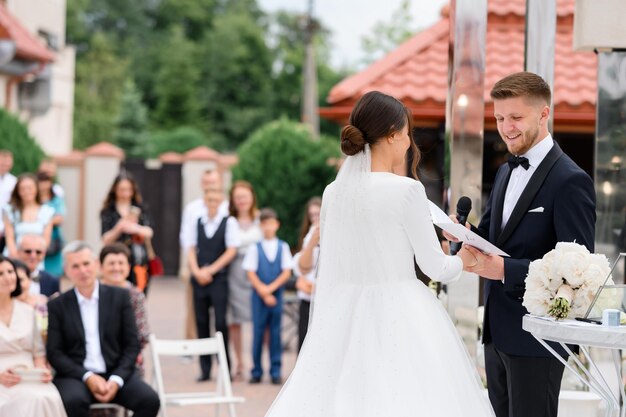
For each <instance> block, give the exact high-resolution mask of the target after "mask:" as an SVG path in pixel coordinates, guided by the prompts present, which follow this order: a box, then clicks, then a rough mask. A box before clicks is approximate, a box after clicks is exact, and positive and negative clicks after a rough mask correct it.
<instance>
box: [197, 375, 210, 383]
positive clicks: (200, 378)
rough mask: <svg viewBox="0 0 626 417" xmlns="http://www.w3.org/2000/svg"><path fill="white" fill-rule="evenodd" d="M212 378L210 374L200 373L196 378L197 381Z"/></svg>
mask: <svg viewBox="0 0 626 417" xmlns="http://www.w3.org/2000/svg"><path fill="white" fill-rule="evenodd" d="M210 379H211V376H210V375H209V374H200V376H199V377H198V378H197V379H196V382H205V381H208V380H210Z"/></svg>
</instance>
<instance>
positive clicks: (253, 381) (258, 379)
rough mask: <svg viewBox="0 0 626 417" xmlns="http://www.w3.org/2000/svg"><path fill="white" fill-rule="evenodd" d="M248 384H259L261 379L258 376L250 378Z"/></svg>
mask: <svg viewBox="0 0 626 417" xmlns="http://www.w3.org/2000/svg"><path fill="white" fill-rule="evenodd" d="M248 382H249V383H251V384H258V383H259V382H261V377H260V376H253V377H250V380H249V381H248Z"/></svg>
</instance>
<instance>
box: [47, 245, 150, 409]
mask: <svg viewBox="0 0 626 417" xmlns="http://www.w3.org/2000/svg"><path fill="white" fill-rule="evenodd" d="M63 264H64V265H63V266H64V269H65V275H66V276H67V277H68V278H69V279H70V281H72V283H73V284H74V289H73V290H70V291H67V292H65V293H63V294H61V295H60V296H59V297H57V298H55V299H54V300H51V301H50V302H49V303H48V313H49V316H48V319H49V325H48V340H47V343H46V348H47V351H48V360H49V361H50V364H51V365H52V367H53V368H54V370H55V371H56V374H55V376H54V379H53V383H54V384H55V385H56V387H57V389H58V390H59V393H60V394H61V398H62V400H63V404H64V406H65V410H66V412H67V414H68V416H69V417H84V416H86V415H88V412H89V407H90V405H91V404H93V403H96V402H99V403H116V404H120V405H121V406H123V407H124V408H127V409H129V410H131V411H132V412H133V416H135V417H155V416H156V415H157V413H158V411H159V396H158V394H157V393H156V392H155V391H154V390H153V389H152V388H150V386H149V385H147V384H146V383H145V382H144V381H142V380H141V377H140V375H139V373H138V372H136V370H135V363H136V361H137V355H138V354H139V338H138V336H137V327H136V324H135V316H134V314H133V309H132V305H131V301H130V295H129V293H128V290H126V289H124V288H119V287H112V286H108V285H104V284H100V283H99V282H98V279H97V275H98V262H97V259H96V257H95V254H94V253H93V251H92V249H91V248H90V247H89V245H87V244H86V243H84V242H80V241H74V242H70V243H68V244H67V245H66V246H65V247H64V248H63Z"/></svg>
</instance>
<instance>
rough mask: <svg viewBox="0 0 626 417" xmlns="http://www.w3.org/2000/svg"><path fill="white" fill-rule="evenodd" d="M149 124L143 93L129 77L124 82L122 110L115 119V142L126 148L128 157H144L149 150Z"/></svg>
mask: <svg viewBox="0 0 626 417" xmlns="http://www.w3.org/2000/svg"><path fill="white" fill-rule="evenodd" d="M147 125H148V114H147V109H146V106H145V105H144V104H143V102H142V101H141V93H140V92H139V91H138V90H137V87H136V86H135V83H134V82H133V81H132V80H130V79H128V80H126V82H125V83H124V90H123V91H122V98H121V103H120V110H119V114H118V116H117V118H116V119H115V131H114V134H113V142H114V143H115V144H116V145H117V146H119V147H120V148H122V149H123V150H124V152H125V153H126V156H127V157H131V158H141V157H144V156H146V155H147V154H148V152H149V144H148V131H147Z"/></svg>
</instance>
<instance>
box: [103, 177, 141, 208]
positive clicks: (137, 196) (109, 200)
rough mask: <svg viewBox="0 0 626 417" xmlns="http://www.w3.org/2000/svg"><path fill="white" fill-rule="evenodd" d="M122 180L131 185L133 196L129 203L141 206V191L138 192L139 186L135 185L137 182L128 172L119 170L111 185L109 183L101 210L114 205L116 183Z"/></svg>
mask: <svg viewBox="0 0 626 417" xmlns="http://www.w3.org/2000/svg"><path fill="white" fill-rule="evenodd" d="M124 180H126V181H128V182H130V184H131V186H132V187H133V197H132V199H131V204H132V205H135V206H141V201H142V198H141V193H140V192H139V186H138V185H137V182H136V181H135V179H134V178H133V176H132V175H131V174H130V173H129V172H120V173H119V174H118V175H117V177H115V180H113V185H111V188H110V189H109V192H108V193H107V197H106V199H105V200H104V204H103V205H102V210H103V211H104V210H106V209H107V208H109V207H113V206H115V189H116V188H117V185H118V184H119V183H120V182H122V181H124Z"/></svg>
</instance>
